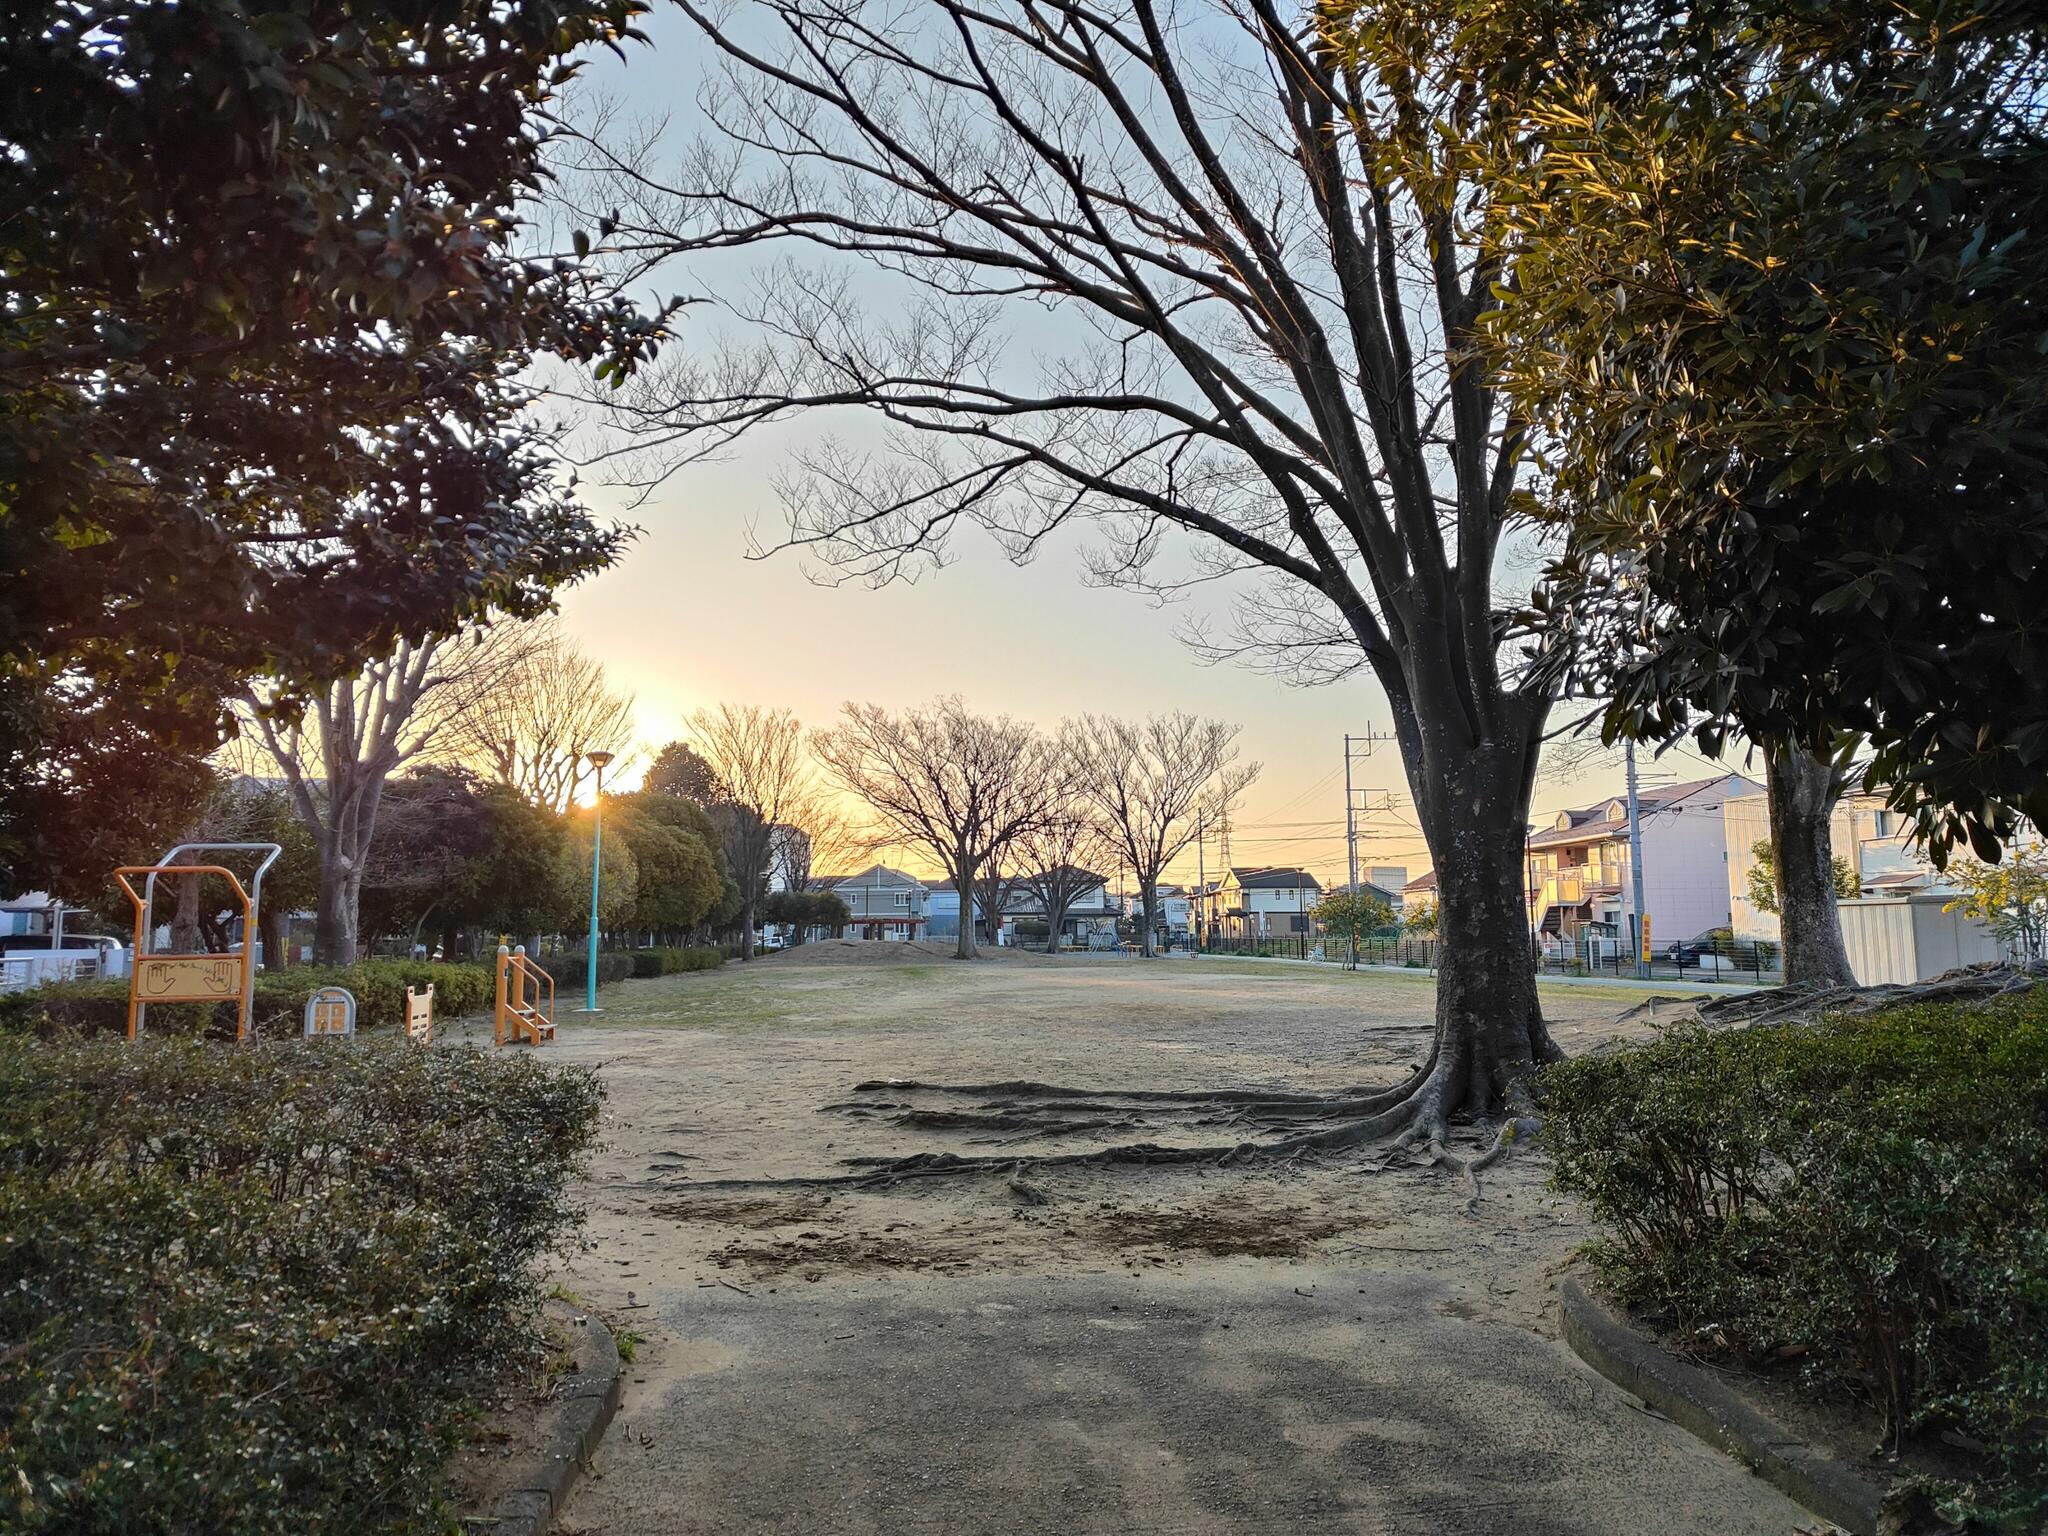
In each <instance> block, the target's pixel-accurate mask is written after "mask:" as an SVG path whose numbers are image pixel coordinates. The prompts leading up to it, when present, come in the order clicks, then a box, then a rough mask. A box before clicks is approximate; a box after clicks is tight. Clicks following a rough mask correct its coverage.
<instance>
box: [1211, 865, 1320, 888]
mask: <svg viewBox="0 0 2048 1536" xmlns="http://www.w3.org/2000/svg"><path fill="white" fill-rule="evenodd" d="M1230 878H1231V879H1233V880H1235V881H1236V882H1237V883H1238V885H1239V886H1240V887H1242V888H1243V889H1245V890H1248V891H1270V890H1293V889H1295V888H1296V887H1297V886H1306V887H1308V888H1309V889H1311V890H1317V891H1320V890H1321V889H1322V886H1321V885H1320V884H1319V883H1318V882H1317V880H1316V877H1315V876H1314V875H1312V874H1310V873H1309V872H1308V871H1307V870H1305V869H1280V868H1273V869H1233V870H1231V872H1230Z"/></svg>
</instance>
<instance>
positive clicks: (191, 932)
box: [149, 853, 206, 955]
mask: <svg viewBox="0 0 2048 1536" xmlns="http://www.w3.org/2000/svg"><path fill="white" fill-rule="evenodd" d="M178 862H179V863H180V864H191V863H194V862H196V857H195V855H192V854H189V853H188V854H185V855H184V856H183V857H181V858H180V859H179V860H178ZM166 878H167V879H169V880H172V881H174V882H175V883H176V885H177V887H178V904H177V906H175V907H174V908H172V909H171V925H170V926H171V953H172V954H174V955H192V954H197V953H198V952H199V945H200V940H199V900H200V895H201V892H200V886H201V885H203V884H204V883H205V880H206V877H205V876H204V875H170V876H167V877H166ZM149 942H150V943H152V944H154V943H155V942H156V935H154V934H151V935H150V936H149Z"/></svg>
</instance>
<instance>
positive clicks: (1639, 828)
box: [1627, 741, 1650, 976]
mask: <svg viewBox="0 0 2048 1536" xmlns="http://www.w3.org/2000/svg"><path fill="white" fill-rule="evenodd" d="M1627 758H1628V878H1629V884H1630V886H1631V887H1632V889H1633V893H1634V903H1635V909H1636V921H1635V932H1634V933H1632V934H1631V935H1630V938H1631V940H1632V941H1633V942H1634V945H1635V951H1636V974H1637V975H1638V976H1647V975H1649V974H1650V967H1649V965H1648V964H1647V962H1646V960H1645V958H1644V954H1643V924H1644V923H1646V922H1647V921H1649V914H1648V913H1646V912H1645V911H1644V910H1643V813H1642V801H1641V800H1640V798H1639V797H1638V796H1637V794H1636V744H1635V743H1634V742H1633V741H1631V742H1630V743H1629V744H1628V752H1627Z"/></svg>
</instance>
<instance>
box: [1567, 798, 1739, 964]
mask: <svg viewBox="0 0 2048 1536" xmlns="http://www.w3.org/2000/svg"><path fill="white" fill-rule="evenodd" d="M1759 792H1760V786H1758V785H1757V784H1756V783H1754V782H1752V781H1751V780H1749V779H1746V778H1744V777H1743V776H1742V775H1741V774H1739V773H1724V774H1720V775H1717V776H1716V777H1714V778H1711V779H1693V780H1690V781H1688V782H1686V783H1683V784H1664V785H1656V786H1652V787H1649V788H1645V789H1643V790H1641V791H1640V792H1639V793H1638V795H1637V805H1638V811H1637V819H1638V822H1639V824H1640V828H1641V835H1642V843H1643V905H1644V907H1645V909H1646V914H1647V916H1648V918H1649V927H1650V943H1651V947H1652V948H1654V947H1655V946H1656V944H1657V943H1658V942H1659V941H1660V940H1664V941H1670V940H1678V939H1690V938H1693V937H1695V936H1696V935H1698V934H1701V933H1704V932H1706V931H1707V930H1708V929H1710V928H1723V927H1726V926H1728V923H1729V918H1730V907H1729V899H1728V864H1729V858H1728V840H1727V833H1726V829H1725V827H1724V826H1723V815H1722V808H1723V807H1724V806H1725V805H1726V804H1727V803H1728V801H1729V800H1730V799H1731V798H1735V797H1738V796H1746V795H1754V794H1757V793H1759ZM1526 863H1527V877H1528V885H1527V890H1528V899H1529V925H1530V927H1531V928H1532V929H1534V930H1535V932H1536V933H1537V935H1538V937H1539V941H1540V942H1541V943H1543V944H1544V945H1545V947H1547V948H1560V949H1569V950H1573V951H1576V950H1579V949H1581V948H1583V947H1584V946H1585V945H1587V944H1588V943H1594V944H1598V943H1601V942H1603V941H1604V942H1606V943H1607V944H1610V945H1612V946H1614V947H1615V948H1618V949H1619V951H1620V952H1621V953H1623V954H1628V953H1631V952H1633V949H1634V942H1635V941H1634V935H1635V932H1636V915H1635V892H1634V884H1635V882H1634V879H1633V877H1632V872H1631V868H1630V863H1629V836H1628V802H1627V801H1626V800H1625V799H1624V798H1622V797H1621V796H1619V795H1616V796H1613V797H1612V798H1610V799H1606V800H1601V801H1599V802H1597V803H1595V804H1593V805H1589V806H1584V807H1582V808H1580V809H1577V810H1567V811H1559V812H1558V813H1557V816H1556V818H1555V819H1554V820H1553V821H1552V822H1551V824H1550V825H1549V826H1547V827H1544V828H1542V829H1541V830H1540V831H1536V832H1533V833H1532V834H1531V835H1530V837H1529V842H1528V851H1527V861H1526Z"/></svg>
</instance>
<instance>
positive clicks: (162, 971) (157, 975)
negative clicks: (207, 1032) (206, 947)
mask: <svg viewBox="0 0 2048 1536" xmlns="http://www.w3.org/2000/svg"><path fill="white" fill-rule="evenodd" d="M241 995H242V957H241V956H239V955H142V956H139V957H138V958H137V959H136V962H135V997H136V999H137V1000H138V1001H140V1002H144V1003H216V1002H224V1001H228V1000H232V999H238V998H240V997H241Z"/></svg>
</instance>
